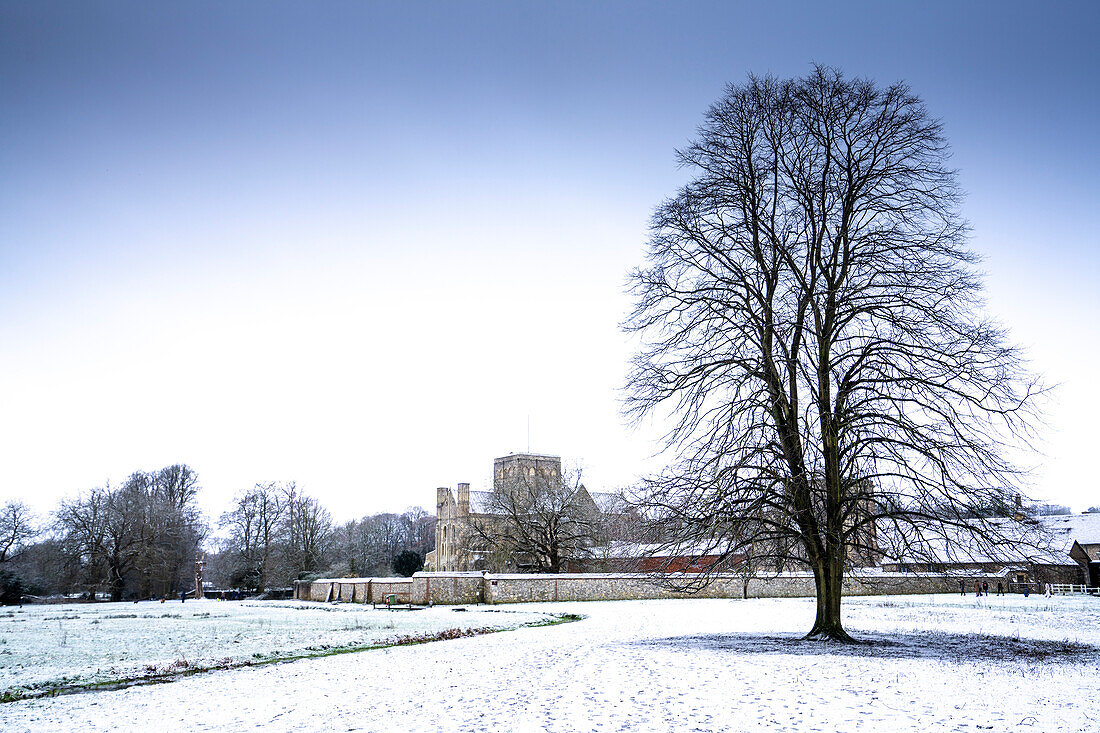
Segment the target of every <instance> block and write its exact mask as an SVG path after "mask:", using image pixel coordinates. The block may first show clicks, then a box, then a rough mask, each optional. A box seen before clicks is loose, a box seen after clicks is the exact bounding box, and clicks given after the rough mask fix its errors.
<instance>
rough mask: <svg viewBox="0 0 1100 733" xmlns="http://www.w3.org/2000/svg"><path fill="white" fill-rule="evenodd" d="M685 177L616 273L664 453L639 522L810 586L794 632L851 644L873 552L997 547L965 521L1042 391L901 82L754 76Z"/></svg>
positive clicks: (688, 151)
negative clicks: (803, 626) (854, 596)
mask: <svg viewBox="0 0 1100 733" xmlns="http://www.w3.org/2000/svg"><path fill="white" fill-rule="evenodd" d="M679 159H680V161H681V163H682V165H683V166H684V167H685V168H686V169H687V170H688V172H689V173H690V181H689V182H688V183H687V184H686V185H684V186H683V188H681V189H680V190H679V192H678V193H676V195H674V196H673V197H672V198H670V199H668V200H667V201H665V202H664V203H662V204H661V205H660V206H659V207H658V208H657V209H656V212H655V213H654V215H653V219H652V224H651V236H650V242H649V250H648V258H647V263H646V265H645V266H644V267H642V268H640V269H638V270H636V271H635V272H633V273H632V275H631V283H632V291H633V293H634V295H635V297H636V308H635V310H634V311H633V313H632V314H631V315H630V316H629V318H628V320H627V323H626V327H627V329H628V330H629V331H631V332H635V333H637V334H639V335H640V338H641V347H640V349H639V353H638V355H637V356H636V359H635V362H634V364H633V367H632V372H631V375H630V378H629V382H628V394H629V397H628V410H629V411H630V413H631V414H632V415H633V416H634V417H635V418H637V419H642V418H645V417H657V418H658V419H667V420H668V423H667V424H669V425H670V426H671V427H670V429H669V432H668V434H667V436H666V439H667V446H668V448H669V453H670V454H672V455H674V456H675V459H674V460H673V461H671V463H670V465H669V467H668V468H667V470H665V471H664V472H663V473H661V474H660V475H657V476H654V477H652V478H651V479H650V480H648V482H647V483H646V485H645V486H644V490H643V492H642V496H643V499H642V511H643V513H644V514H645V515H646V516H647V517H649V518H650V519H653V520H655V521H656V522H657V523H658V524H660V525H661V526H662V527H663V528H664V529H663V531H664V539H665V542H666V543H667V544H669V545H670V546H675V547H677V548H679V549H680V550H681V551H682V554H687V555H692V554H694V555H700V556H702V555H708V556H717V557H718V558H719V562H717V563H714V565H713V567H716V568H719V567H729V566H731V565H737V564H738V563H746V562H747V563H749V564H750V565H751V564H754V563H757V564H758V563H761V562H763V561H764V560H767V561H768V562H769V563H770V562H771V561H775V562H776V564H777V565H779V566H782V565H783V564H784V563H790V562H797V563H800V564H802V565H803V566H808V567H809V568H810V569H811V570H812V571H813V574H814V579H815V583H816V589H817V616H816V619H815V621H814V624H813V627H812V629H811V631H810V633H809V636H810V637H815V638H817V637H821V638H831V639H838V640H850V637H849V635H848V634H847V633H846V632H845V631H844V628H843V624H842V621H841V610H840V604H841V593H842V583H843V580H844V577H845V571H846V565H847V564H848V563H850V562H851V561H852V559H853V556H854V555H856V554H859V552H862V553H864V554H866V553H871V552H875V551H878V550H879V549H880V548H879V547H878V544H879V543H878V542H877V540H876V539H875V537H876V532H878V533H879V534H881V533H882V531H884V530H883V528H885V529H886V530H888V532H889V534H890V536H891V539H892V540H893V546H894V547H902V546H910V547H915V546H916V545H917V544H919V543H920V542H921V541H925V540H927V538H928V537H929V536H937V537H940V538H947V539H957V538H959V537H960V536H962V535H965V536H966V541H977V542H985V543H990V544H996V543H999V542H1003V541H1005V540H1006V538H1005V537H1003V536H1000V535H999V534H998V533H999V532H1000V531H1001V528H1000V527H999V526H998V525H996V524H993V523H989V524H986V523H983V522H981V521H975V520H973V519H970V518H971V517H974V516H976V515H975V512H974V511H973V509H974V508H975V507H981V506H988V505H990V504H999V505H1004V504H1005V503H1006V496H1008V495H1010V492H1012V491H1014V489H1013V487H1014V486H1015V485H1016V483H1017V478H1018V472H1017V470H1016V468H1015V466H1014V465H1013V463H1012V462H1011V461H1010V460H1009V459H1008V458H1007V457H1006V456H1008V455H1010V454H1011V451H1013V450H1015V449H1016V448H1017V447H1018V446H1019V445H1025V446H1026V445H1027V444H1028V442H1029V439H1030V437H1031V430H1030V426H1031V425H1032V424H1033V422H1034V412H1033V403H1034V399H1033V397H1034V396H1035V394H1036V392H1037V391H1038V388H1037V387H1036V384H1035V382H1034V381H1033V380H1031V378H1029V377H1028V376H1027V374H1026V372H1025V370H1024V367H1023V365H1022V363H1021V359H1020V355H1019V353H1018V352H1017V350H1016V349H1014V348H1013V347H1012V346H1010V345H1009V344H1008V343H1006V338H1005V335H1004V333H1003V332H1002V331H1001V330H1000V329H999V328H998V327H997V326H996V325H994V324H992V323H991V322H989V321H988V320H986V319H984V318H983V317H982V316H981V315H980V306H981V300H980V290H981V282H980V277H979V275H978V273H977V271H976V269H975V263H976V257H975V255H974V254H973V253H972V252H971V251H970V250H969V249H968V248H967V244H966V238H967V225H966V223H965V221H964V220H963V219H962V217H961V215H960V211H959V204H960V194H959V191H958V188H957V185H956V175H955V173H954V172H953V171H952V170H951V169H950V168H949V167H948V146H947V143H946V141H945V139H944V136H943V132H942V128H941V125H940V123H939V122H938V121H936V120H935V119H933V118H931V117H930V116H929V114H928V112H927V111H926V109H925V107H924V105H923V104H922V102H921V101H920V99H918V98H917V97H916V96H915V95H914V94H913V93H912V92H911V91H910V90H909V88H908V87H907V86H906V85H904V84H900V83H899V84H894V85H892V86H889V87H882V86H879V85H876V84H875V83H873V82H871V81H867V80H863V79H848V78H846V77H845V76H844V75H843V74H842V73H841V72H839V71H837V70H835V69H831V68H824V67H816V68H814V69H813V71H812V72H811V73H810V74H809V75H807V76H806V77H805V78H800V79H793V80H778V79H774V78H770V77H769V78H755V77H750V78H749V80H748V81H747V82H746V83H744V84H742V85H736V86H730V87H728V89H727V92H726V94H725V96H724V97H723V98H722V99H720V100H719V101H718V102H717V103H716V104H714V105H713V106H712V107H711V108H710V110H709V111H708V112H707V113H706V117H705V119H704V122H703V124H702V125H701V126H700V128H699V130H698V134H697V137H696V139H695V140H694V142H692V143H690V144H689V145H688V146H687V147H686V148H684V149H683V150H681V151H679ZM960 533H962V534H960ZM856 551H859V552H856ZM773 569H774V568H773ZM698 581H699V582H706V574H705V573H704V574H702V575H701V576H700V578H699V579H698Z"/></svg>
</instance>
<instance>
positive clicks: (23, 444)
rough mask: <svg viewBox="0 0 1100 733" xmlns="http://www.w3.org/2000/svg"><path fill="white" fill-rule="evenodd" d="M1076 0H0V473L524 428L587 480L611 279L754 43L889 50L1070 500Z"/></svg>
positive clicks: (1087, 6) (399, 451) (647, 448)
mask: <svg viewBox="0 0 1100 733" xmlns="http://www.w3.org/2000/svg"><path fill="white" fill-rule="evenodd" d="M1098 30H1100V6H1098V5H1097V4H1096V3H1059V4H1057V5H1041V4H1035V3H1012V2H1008V3H1004V2H999V3H845V4H837V5H835V6H826V5H824V4H821V3H769V4H764V3H732V2H731V3H713V4H708V3H692V4H672V3H603V4H594V3H539V4H534V3H450V2H447V3H391V4H382V3H350V2H349V3H326V2H320V3H234V4H232V5H231V7H225V4H224V3H196V2H189V3H180V4H167V3H126V2H99V3H97V2H90V3H85V2H81V3H75V2H74V3H49V2H35V3H25V2H6V1H4V2H0V499H2V498H6V497H9V496H23V497H29V498H30V499H31V500H32V501H33V502H34V503H35V505H36V506H37V507H38V508H39V509H40V510H42V511H45V510H47V509H48V508H49V507H50V506H52V504H53V503H54V502H55V501H56V499H57V498H58V497H60V496H62V495H65V494H66V493H69V492H72V491H75V490H78V489H81V488H87V487H90V486H93V485H96V484H101V483H102V482H103V481H105V480H107V479H111V480H119V479H120V478H122V477H124V476H125V475H126V474H127V473H128V472H130V471H132V470H137V469H149V468H155V467H157V466H159V465H164V464H166V463H171V462H174V461H185V462H188V463H190V464H191V465H192V466H193V467H195V468H196V469H197V470H198V471H199V473H200V476H201V477H202V478H203V481H204V485H205V486H206V495H205V502H206V506H207V509H208V511H209V512H210V513H211V514H216V513H217V512H219V511H221V509H222V508H223V507H224V505H225V504H226V502H228V500H229V499H230V497H231V496H232V495H233V493H234V492H235V491H237V490H240V489H242V488H245V487H247V486H248V485H250V484H251V483H253V482H254V481H258V480H271V479H295V480H297V481H298V482H299V483H300V484H301V485H302V486H303V487H304V488H306V490H308V491H310V492H312V493H314V494H315V495H317V496H318V497H319V498H321V499H322V501H324V502H325V503H326V504H328V505H329V506H331V507H332V508H333V510H334V512H335V513H336V514H337V516H339V517H341V518H346V517H351V516H357V515H361V514H363V513H367V512H373V511H379V510H383V509H397V510H399V509H402V508H404V507H406V506H409V505H413V504H424V505H429V506H430V504H431V502H432V501H433V496H434V494H433V489H434V487H435V486H437V485H453V484H454V483H455V482H457V481H472V482H474V483H475V484H477V483H478V482H479V481H483V480H484V479H485V478H486V477H487V474H488V471H489V467H490V465H491V459H492V458H493V457H494V456H496V455H500V454H504V453H507V452H509V451H519V450H524V449H526V448H527V447H528V438H527V420H528V416H530V421H531V431H530V432H531V439H530V447H531V449H533V450H539V451H545V452H554V453H560V454H562V455H564V456H566V457H567V458H574V459H580V460H583V462H584V464H585V466H586V470H587V472H588V477H589V483H590V485H593V486H594V487H595V488H600V489H605V488H613V487H615V486H619V485H622V484H625V483H627V482H629V481H630V480H631V479H632V478H633V476H635V475H636V474H637V473H638V472H639V471H641V470H645V468H647V467H651V466H652V465H653V462H652V461H651V460H649V458H648V457H649V456H650V454H651V453H652V452H653V448H654V446H653V445H652V443H651V442H650V438H651V435H650V434H649V433H648V432H646V431H644V430H643V431H642V432H637V433H631V432H630V431H628V430H627V429H626V428H625V427H624V426H623V424H622V421H621V419H620V417H619V415H618V407H617V402H616V398H617V396H616V394H615V390H616V389H617V388H618V387H619V386H621V383H622V379H623V373H624V369H625V360H626V358H627V355H628V354H629V348H630V347H629V344H628V343H627V342H626V340H625V338H624V337H623V336H622V335H621V334H620V333H619V332H618V330H617V323H618V322H619V321H620V319H621V318H622V316H623V313H624V311H625V310H626V308H627V307H628V305H629V301H628V299H627V298H626V297H625V296H624V295H623V292H622V285H623V280H624V275H625V273H626V271H627V270H628V269H629V268H630V267H631V266H633V265H635V264H638V263H639V262H640V258H641V256H642V247H643V243H644V240H645V229H646V222H647V218H648V216H649V213H650V212H651V211H652V209H653V207H654V205H655V204H656V203H657V202H658V201H659V200H660V199H661V198H662V197H664V196H667V195H670V194H672V193H673V192H674V190H675V188H676V186H677V184H678V183H679V182H681V181H682V180H683V176H684V173H683V172H682V171H679V170H677V168H676V166H675V159H674V149H675V148H676V147H677V146H679V145H682V144H683V143H684V142H685V141H686V140H688V139H689V138H690V136H691V135H692V132H693V130H694V127H695V126H696V125H697V124H698V123H699V122H700V120H701V117H702V113H703V111H704V110H705V109H706V107H707V105H709V104H710V103H711V102H713V101H714V100H715V99H716V98H717V97H718V96H719V95H720V94H721V93H722V89H723V87H724V85H725V84H726V83H728V82H739V81H742V80H743V79H744V78H745V76H746V75H747V74H748V73H749V72H755V73H758V74H762V73H769V72H770V73H774V74H776V75H779V76H793V75H799V74H803V73H805V72H806V71H807V69H808V68H809V66H810V64H811V63H812V62H819V63H825V64H831V65H836V66H839V67H841V68H843V69H844V70H845V71H846V72H847V73H848V74H850V75H862V76H869V77H871V78H874V79H876V80H877V81H879V82H881V83H884V84H885V83H890V82H893V81H895V80H898V79H903V80H905V81H907V82H908V83H909V84H910V85H911V86H912V88H913V89H914V91H916V92H917V93H918V94H919V95H920V96H921V97H922V98H923V99H924V100H925V102H926V103H927V105H928V107H929V109H930V111H931V112H932V114H933V115H935V116H937V117H939V118H941V119H942V120H943V122H944V125H945V129H946V133H947V136H948V138H949V140H950V141H951V143H952V147H953V151H954V159H953V160H954V164H955V165H956V166H957V167H958V169H959V171H960V180H961V183H962V185H963V187H964V188H965V189H966V190H967V191H968V193H969V198H968V202H967V205H966V207H965V211H966V214H967V216H968V217H969V218H970V220H971V222H972V224H973V228H974V234H973V246H974V248H975V249H976V250H977V251H979V252H980V253H982V254H983V255H984V256H985V257H986V260H985V269H986V271H987V273H988V287H989V299H990V310H991V311H992V312H993V314H994V315H995V316H997V317H998V318H999V319H1000V320H1001V321H1002V322H1003V323H1004V324H1005V325H1006V326H1008V327H1009V328H1010V330H1011V332H1012V334H1013V337H1014V339H1015V340H1016V341H1017V342H1019V343H1022V344H1024V345H1025V346H1027V347H1028V348H1029V353H1030V354H1031V356H1032V359H1033V363H1034V366H1035V368H1036V369H1037V370H1038V371H1040V372H1042V373H1044V374H1045V375H1046V377H1047V379H1048V380H1049V381H1051V382H1057V383H1060V384H1061V387H1060V389H1059V391H1058V393H1057V395H1056V397H1055V399H1054V400H1053V402H1052V404H1051V406H1050V409H1049V413H1048V422H1049V425H1048V428H1047V430H1046V431H1045V434H1046V441H1045V445H1044V446H1043V447H1044V450H1045V453H1046V455H1047V460H1046V465H1045V467H1044V468H1043V469H1042V470H1041V471H1040V472H1038V473H1037V474H1036V477H1035V491H1034V493H1036V494H1037V495H1041V496H1044V497H1045V498H1047V499H1049V500H1052V501H1059V502H1063V503H1069V504H1071V505H1073V506H1074V507H1075V508H1084V507H1085V506H1089V505H1093V504H1100V490H1098V486H1097V481H1096V479H1095V478H1094V476H1095V471H1094V469H1093V467H1092V465H1091V462H1090V461H1089V460H1088V458H1089V456H1090V453H1091V452H1093V451H1094V445H1095V443H1096V439H1097V437H1098V435H1097V432H1098V431H1097V429H1096V428H1095V420H1094V416H1095V414H1096V413H1097V412H1098V411H1100V398H1098V396H1097V393H1096V389H1095V385H1094V381H1095V373H1096V370H1095V364H1096V363H1097V362H1098V359H1100V349H1098V347H1097V345H1096V339H1097V327H1096V324H1097V323H1098V322H1100V296H1098V294H1097V290H1096V284H1097V283H1098V282H1100V243H1098V242H1097V236H1096V232H1097V231H1098V226H1097V225H1098V224H1100V221H1098V219H1100V214H1098V213H1097V210H1098V208H1100V207H1098V206H1097V201H1098V200H1100V196H1098V193H1100V185H1098V180H1097V169H1096V161H1097V160H1100V143H1098V141H1097V135H1096V129H1097V124H1096V120H1097V111H1098V109H1097V107H1098V104H1097V101H1098V91H1100V90H1098V82H1097V78H1098V75H1097V71H1098V70H1100V63H1098V58H1097V51H1096V49H1097V44H1096V41H1095V38H1096V34H1097V31H1098Z"/></svg>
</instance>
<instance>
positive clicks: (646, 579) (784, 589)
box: [295, 571, 1007, 606]
mask: <svg viewBox="0 0 1100 733" xmlns="http://www.w3.org/2000/svg"><path fill="white" fill-rule="evenodd" d="M684 577H687V576H684ZM960 579H961V580H963V581H964V582H965V583H966V589H967V592H968V593H972V592H973V589H974V582H975V581H987V582H988V583H989V585H990V587H991V588H996V586H997V583H998V582H1002V583H1005V584H1006V587H1007V571H1005V572H1002V573H966V574H962V575H949V574H941V573H884V572H881V571H869V572H865V573H860V574H857V575H854V576H850V577H849V578H848V579H847V580H846V581H845V583H844V593H845V595H850V596H863V595H907V594H920V593H958V592H959V581H960ZM391 593H392V594H395V595H396V596H397V598H398V602H399V603H413V604H416V605H421V606H427V605H458V604H469V603H490V604H493V603H533V602H544V601H617V600H640V599H658V598H802V597H811V596H813V595H814V594H815V591H814V579H813V575H812V574H811V573H783V574H780V575H777V576H768V577H759V578H755V577H754V578H749V579H748V580H747V581H746V579H745V578H743V577H741V576H738V575H723V576H716V577H715V578H713V579H712V581H711V583H710V584H709V585H707V586H706V587H704V588H701V589H699V590H698V591H695V592H692V591H691V590H676V589H673V588H670V587H669V586H667V585H663V584H660V583H657V582H655V581H654V579H653V576H649V575H644V574H632V573H570V574H562V575H532V574H522V575H519V574H517V575H492V574H482V573H473V572H470V573H417V574H416V575H414V576H413V577H412V578H407V579H406V578H326V579H322V580H315V581H313V582H311V583H308V582H300V583H298V584H297V585H296V586H295V598H300V599H302V600H313V601H331V600H338V601H343V602H346V603H384V602H385V598H386V595H388V594H391Z"/></svg>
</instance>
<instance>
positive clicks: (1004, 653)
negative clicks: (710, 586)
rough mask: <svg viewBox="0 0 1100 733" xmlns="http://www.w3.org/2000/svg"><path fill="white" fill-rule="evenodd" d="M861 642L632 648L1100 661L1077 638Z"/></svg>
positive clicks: (736, 640) (656, 643)
mask: <svg viewBox="0 0 1100 733" xmlns="http://www.w3.org/2000/svg"><path fill="white" fill-rule="evenodd" d="M851 633H852V635H853V636H854V637H855V638H856V639H857V641H860V642H865V643H860V644H841V643H837V642H826V641H818V640H810V639H804V638H803V637H802V636H801V635H797V634H789V635H788V634H752V633H743V634H704V635H697V636H670V637H666V638H663V639H651V640H648V641H637V642H632V643H631V644H630V645H631V646H645V647H665V648H667V649H669V650H670V651H696V652H697V651H703V652H727V653H731V654H746V655H751V654H789V655H799V656H815V655H819V656H820V655H828V656H833V657H863V658H878V659H935V660H941V661H950V662H959V663H966V662H1012V661H1029V662H1084V661H1089V662H1093V663H1095V662H1100V647H1095V646H1092V645H1090V644H1081V643H1079V642H1076V641H1068V640H1062V641H1052V640H1043V639H1027V638H1020V637H1011V636H993V635H988V634H951V633H946V632H921V633H893V634H881V633H878V634H877V633H867V632H859V631H853V632H851Z"/></svg>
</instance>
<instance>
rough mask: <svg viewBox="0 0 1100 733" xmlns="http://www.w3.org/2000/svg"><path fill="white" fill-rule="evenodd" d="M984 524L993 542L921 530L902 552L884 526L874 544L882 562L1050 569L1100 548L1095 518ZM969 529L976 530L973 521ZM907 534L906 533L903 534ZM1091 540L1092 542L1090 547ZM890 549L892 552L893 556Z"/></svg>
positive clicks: (962, 530)
mask: <svg viewBox="0 0 1100 733" xmlns="http://www.w3.org/2000/svg"><path fill="white" fill-rule="evenodd" d="M982 521H983V522H987V523H988V525H989V526H990V528H991V532H992V533H993V534H994V535H996V541H994V542H987V541H983V540H982V539H981V538H979V537H978V536H976V534H975V531H972V530H970V529H968V528H967V527H965V526H962V527H944V528H943V529H942V530H939V529H936V530H932V529H925V530H923V531H920V532H914V533H913V534H912V535H909V536H907V538H906V539H907V540H908V545H909V546H908V547H905V546H903V543H902V542H901V541H900V538H899V537H898V536H897V532H896V531H895V530H894V529H893V528H892V527H891V526H889V525H887V524H882V525H880V526H879V538H878V540H879V544H880V547H881V548H882V550H883V551H884V553H885V554H886V556H887V557H886V559H885V560H884V561H885V562H903V563H926V562H935V563H942V564H962V563H1022V562H1039V563H1044V564H1050V565H1076V564H1077V562H1076V561H1075V560H1074V559H1073V558H1072V557H1070V554H1069V551H1070V548H1072V547H1073V543H1074V542H1075V541H1076V542H1078V543H1079V544H1082V545H1083V544H1092V543H1097V542H1100V514H1071V515H1064V516H1048V517H1036V518H1033V519H1032V518H1027V519H1023V520H1016V519H1013V518H1011V517H995V518H992V519H988V520H982ZM971 526H973V527H975V528H977V527H978V526H979V522H978V520H974V521H973V522H972V523H971ZM907 531H908V530H907ZM1090 538H1091V541H1090ZM892 548H898V549H895V550H894V551H893V552H892V551H891V549H892Z"/></svg>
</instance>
